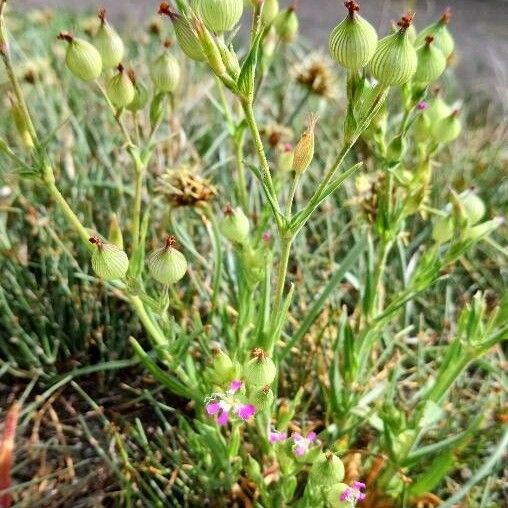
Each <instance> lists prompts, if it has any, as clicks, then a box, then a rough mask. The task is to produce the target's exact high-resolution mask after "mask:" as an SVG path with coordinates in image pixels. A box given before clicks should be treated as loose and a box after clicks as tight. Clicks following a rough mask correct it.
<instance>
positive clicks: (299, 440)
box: [291, 432, 317, 457]
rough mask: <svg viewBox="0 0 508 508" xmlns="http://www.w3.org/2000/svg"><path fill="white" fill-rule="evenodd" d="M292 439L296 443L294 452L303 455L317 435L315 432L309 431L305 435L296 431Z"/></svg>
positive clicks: (299, 455)
mask: <svg viewBox="0 0 508 508" xmlns="http://www.w3.org/2000/svg"><path fill="white" fill-rule="evenodd" d="M291 439H292V440H293V441H294V443H295V448H294V453H295V455H296V456H298V457H303V456H304V455H305V454H306V453H307V452H308V450H309V448H310V446H311V445H312V443H314V441H316V439H317V435H316V433H315V432H309V433H308V434H307V437H303V436H302V435H301V434H299V433H298V432H294V433H293V434H292V436H291Z"/></svg>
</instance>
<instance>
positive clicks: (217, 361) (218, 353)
mask: <svg viewBox="0 0 508 508" xmlns="http://www.w3.org/2000/svg"><path fill="white" fill-rule="evenodd" d="M213 355H214V356H213V363H212V369H213V373H214V377H215V378H216V379H218V380H221V381H222V382H228V381H230V380H231V379H232V378H233V376H234V374H235V367H234V365H233V362H232V361H231V358H230V357H229V356H228V355H227V354H226V353H224V351H222V349H220V348H216V349H214V351H213Z"/></svg>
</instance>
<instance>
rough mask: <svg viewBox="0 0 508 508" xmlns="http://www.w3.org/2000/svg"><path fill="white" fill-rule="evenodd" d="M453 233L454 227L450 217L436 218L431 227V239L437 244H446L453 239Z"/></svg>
mask: <svg viewBox="0 0 508 508" xmlns="http://www.w3.org/2000/svg"><path fill="white" fill-rule="evenodd" d="M454 231H455V227H454V224H453V217H452V216H451V215H447V216H446V217H438V218H437V219H436V220H435V221H434V225H433V227H432V238H433V239H434V241H435V242H436V243H438V244H442V243H446V242H449V241H450V240H451V239H452V238H453V233H454Z"/></svg>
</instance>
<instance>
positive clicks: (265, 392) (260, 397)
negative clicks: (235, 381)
mask: <svg viewBox="0 0 508 508" xmlns="http://www.w3.org/2000/svg"><path fill="white" fill-rule="evenodd" d="M274 398H275V397H274V395H273V392H272V390H271V388H270V385H265V386H263V387H260V388H256V389H255V390H254V391H253V392H252V395H251V397H250V398H249V402H251V403H252V404H253V405H254V406H256V408H257V409H258V411H264V410H265V409H268V408H270V407H272V404H273V401H274Z"/></svg>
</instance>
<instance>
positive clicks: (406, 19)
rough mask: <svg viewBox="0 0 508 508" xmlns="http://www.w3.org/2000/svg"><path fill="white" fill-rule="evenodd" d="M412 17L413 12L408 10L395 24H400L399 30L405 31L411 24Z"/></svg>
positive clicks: (413, 15) (413, 16)
mask: <svg viewBox="0 0 508 508" xmlns="http://www.w3.org/2000/svg"><path fill="white" fill-rule="evenodd" d="M414 18H415V13H414V12H411V11H408V12H407V13H406V14H405V15H404V16H402V18H401V20H400V21H399V22H398V23H397V26H400V28H401V30H403V31H405V30H407V29H408V28H409V27H410V26H411V24H412V23H413V20H414Z"/></svg>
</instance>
